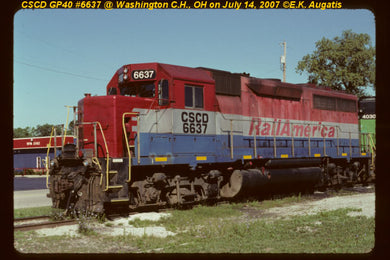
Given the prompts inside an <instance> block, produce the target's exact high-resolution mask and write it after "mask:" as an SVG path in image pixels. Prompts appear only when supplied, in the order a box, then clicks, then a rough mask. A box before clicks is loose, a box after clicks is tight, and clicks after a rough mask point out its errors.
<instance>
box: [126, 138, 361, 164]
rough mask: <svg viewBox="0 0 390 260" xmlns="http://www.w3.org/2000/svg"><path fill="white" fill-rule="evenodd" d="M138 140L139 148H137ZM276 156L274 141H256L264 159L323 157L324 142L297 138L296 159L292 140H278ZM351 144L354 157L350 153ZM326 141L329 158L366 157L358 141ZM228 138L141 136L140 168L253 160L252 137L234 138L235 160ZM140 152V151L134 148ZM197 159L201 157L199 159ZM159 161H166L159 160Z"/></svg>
mask: <svg viewBox="0 0 390 260" xmlns="http://www.w3.org/2000/svg"><path fill="white" fill-rule="evenodd" d="M137 140H138V138H136V145H135V147H137ZM275 140H276V157H274V138H273V137H261V136H258V137H257V138H256V147H257V156H258V157H259V156H261V158H283V157H284V158H287V157H288V158H299V157H315V156H324V142H323V141H324V139H322V138H311V139H310V155H309V142H308V139H307V138H294V156H293V154H292V140H291V138H285V137H276V138H275ZM350 142H351V148H352V149H351V150H352V156H351V152H350ZM338 143H339V151H337V139H326V140H325V146H326V147H325V148H326V155H327V156H330V157H333V158H348V159H350V158H351V157H354V158H356V157H367V156H368V155H367V156H362V155H361V153H360V149H359V139H351V141H350V139H349V138H346V139H339V140H338ZM230 147H231V144H230V136H229V135H184V134H171V133H167V134H156V133H141V143H140V151H141V156H140V157H141V162H140V165H150V164H189V165H190V166H192V167H194V166H196V165H197V164H200V163H217V162H233V161H237V160H242V159H244V156H248V155H250V156H252V158H253V159H254V140H253V136H240V135H233V159H232V158H231V148H230ZM135 152H137V149H135ZM197 157H198V158H197ZM206 157H207V160H204V159H205V158H206ZM156 158H163V159H162V160H156ZM152 159H153V160H152ZM132 164H133V165H137V164H138V163H137V158H132Z"/></svg>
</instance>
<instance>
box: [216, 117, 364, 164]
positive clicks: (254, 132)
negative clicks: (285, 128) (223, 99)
mask: <svg viewBox="0 0 390 260" xmlns="http://www.w3.org/2000/svg"><path fill="white" fill-rule="evenodd" d="M221 115H222V118H223V119H225V120H226V121H229V122H230V127H229V130H228V131H226V130H223V129H222V131H223V132H229V139H230V158H231V159H234V144H233V139H234V132H241V133H242V131H237V130H236V131H235V130H234V127H233V122H234V121H237V122H256V120H260V119H261V120H262V122H268V123H271V124H272V125H273V126H272V129H273V131H272V137H273V154H274V157H275V158H276V156H277V145H276V131H275V123H276V121H275V120H264V118H260V117H258V118H257V117H254V118H251V119H232V118H226V117H225V115H223V114H221ZM284 123H285V124H289V127H290V129H291V133H290V134H291V149H292V151H291V154H292V156H293V157H295V144H294V138H296V137H297V136H295V135H294V127H293V126H294V125H296V123H291V122H284ZM304 126H305V127H307V126H317V127H318V126H319V124H314V123H306V124H304ZM321 126H325V127H329V125H323V124H321ZM332 127H334V128H335V129H336V148H337V156H340V140H339V139H340V134H341V133H345V134H348V139H349V145H348V148H349V155H350V156H352V154H353V149H352V135H353V134H358V132H351V131H343V130H342V129H341V128H340V126H338V125H332ZM256 131H258V130H255V129H254V130H253V143H254V148H253V154H254V156H255V158H257V154H258V153H257V137H258V136H260V135H258V134H256ZM311 132H312V130H311V131H310V132H309V133H308V136H307V139H308V156H309V157H310V156H312V147H311V138H312V137H313V136H312V134H311ZM322 139H323V140H322V142H323V154H324V156H327V153H326V148H327V146H326V138H325V136H323V137H322ZM342 147H343V146H342ZM359 148H361V147H360V144H359ZM342 155H343V156H345V155H344V153H343V154H342ZM314 156H316V155H314Z"/></svg>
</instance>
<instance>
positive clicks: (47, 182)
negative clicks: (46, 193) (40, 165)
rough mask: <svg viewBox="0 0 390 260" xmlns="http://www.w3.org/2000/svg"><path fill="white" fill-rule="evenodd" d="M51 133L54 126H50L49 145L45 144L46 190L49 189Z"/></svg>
mask: <svg viewBox="0 0 390 260" xmlns="http://www.w3.org/2000/svg"><path fill="white" fill-rule="evenodd" d="M53 132H54V126H52V128H51V133H50V139H49V143H48V144H47V152H46V161H45V168H46V188H49V153H50V145H51V138H52V136H53ZM54 157H55V155H54Z"/></svg>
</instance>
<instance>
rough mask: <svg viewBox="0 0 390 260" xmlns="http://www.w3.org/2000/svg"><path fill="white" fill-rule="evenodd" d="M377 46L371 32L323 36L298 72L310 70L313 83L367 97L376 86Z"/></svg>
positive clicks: (304, 58)
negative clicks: (370, 89)
mask: <svg viewBox="0 0 390 260" xmlns="http://www.w3.org/2000/svg"><path fill="white" fill-rule="evenodd" d="M375 57H376V56H375V48H374V47H372V46H371V40H370V36H369V35H368V34H364V33H361V34H357V33H354V32H352V31H351V30H347V31H344V32H343V33H342V36H341V37H335V38H333V40H330V39H327V38H325V37H324V38H322V39H321V40H320V41H317V42H316V50H315V51H314V52H313V53H312V54H308V55H306V56H304V57H303V58H302V60H301V61H299V62H298V66H297V67H296V71H297V72H298V73H300V74H302V73H303V72H307V73H308V81H309V83H314V84H318V85H323V86H328V87H331V88H333V89H335V90H345V91H346V92H348V93H351V94H356V95H358V96H363V95H364V94H365V91H364V88H366V87H374V89H375Z"/></svg>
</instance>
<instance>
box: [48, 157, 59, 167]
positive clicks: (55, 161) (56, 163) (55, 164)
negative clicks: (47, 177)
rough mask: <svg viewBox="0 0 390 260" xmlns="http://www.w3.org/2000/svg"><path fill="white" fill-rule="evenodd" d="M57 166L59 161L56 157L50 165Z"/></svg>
mask: <svg viewBox="0 0 390 260" xmlns="http://www.w3.org/2000/svg"><path fill="white" fill-rule="evenodd" d="M57 166H58V162H57V160H56V159H53V160H51V161H50V167H57Z"/></svg>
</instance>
